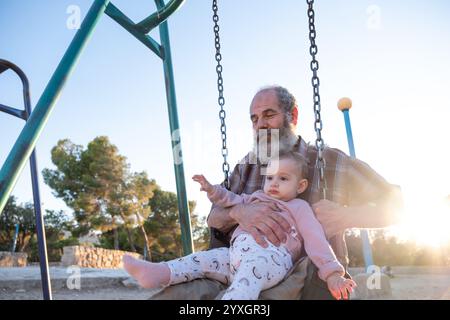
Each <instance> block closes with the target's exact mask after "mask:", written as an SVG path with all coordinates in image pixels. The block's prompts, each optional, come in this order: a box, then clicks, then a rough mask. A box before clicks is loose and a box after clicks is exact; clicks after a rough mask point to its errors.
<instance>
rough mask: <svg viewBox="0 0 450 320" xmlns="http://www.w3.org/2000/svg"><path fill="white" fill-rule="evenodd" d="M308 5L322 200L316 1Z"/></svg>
mask: <svg viewBox="0 0 450 320" xmlns="http://www.w3.org/2000/svg"><path fill="white" fill-rule="evenodd" d="M306 3H307V4H308V22H309V41H310V43H311V45H310V47H309V53H310V54H311V57H312V60H311V64H310V67H311V71H312V72H313V76H312V79H311V83H312V86H313V101H314V115H315V122H314V129H315V131H316V148H317V162H316V168H318V169H319V174H320V181H321V183H322V198H323V199H326V189H327V187H326V180H325V173H324V172H325V159H324V158H323V152H324V148H325V142H324V141H323V139H322V128H323V125H322V119H321V117H320V109H321V107H320V94H319V85H320V80H319V77H318V75H317V70H319V62H318V61H317V60H316V54H317V51H318V49H317V45H316V26H315V23H314V22H315V20H314V16H315V13H314V8H313V5H314V0H306Z"/></svg>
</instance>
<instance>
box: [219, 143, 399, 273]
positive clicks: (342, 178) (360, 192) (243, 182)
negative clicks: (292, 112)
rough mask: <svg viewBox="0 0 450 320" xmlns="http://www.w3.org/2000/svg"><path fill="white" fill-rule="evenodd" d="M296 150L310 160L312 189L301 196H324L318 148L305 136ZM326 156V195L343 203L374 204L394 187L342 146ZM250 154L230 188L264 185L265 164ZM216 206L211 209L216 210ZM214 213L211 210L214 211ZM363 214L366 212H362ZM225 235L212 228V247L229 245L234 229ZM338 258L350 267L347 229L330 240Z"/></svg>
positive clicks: (247, 191)
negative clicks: (346, 152) (348, 153)
mask: <svg viewBox="0 0 450 320" xmlns="http://www.w3.org/2000/svg"><path fill="white" fill-rule="evenodd" d="M293 150H294V151H297V152H299V153H301V154H302V155H303V156H304V157H305V158H306V159H308V161H309V172H308V177H307V178H308V181H309V186H308V189H307V190H306V191H305V192H304V193H302V194H300V195H299V198H302V199H304V200H306V201H308V202H309V203H310V204H313V203H316V202H317V201H319V200H320V199H321V195H322V192H321V189H322V184H321V183H320V175H319V170H318V169H317V168H316V167H315V164H316V158H317V149H316V147H315V146H311V145H309V144H307V143H306V142H305V141H304V140H303V139H302V138H301V137H299V139H298V141H297V143H296V144H295V146H294V147H293ZM323 158H324V160H325V171H324V174H325V180H326V186H327V190H326V198H327V199H328V200H330V201H334V202H337V203H339V204H341V205H347V206H357V205H364V204H368V203H371V202H372V203H373V202H375V201H376V200H377V199H379V198H381V197H383V195H385V194H386V193H387V192H389V191H390V190H391V188H392V185H390V184H389V183H387V182H386V180H385V179H384V178H383V177H381V176H380V175H379V174H377V173H376V172H375V171H374V170H373V169H372V168H370V167H369V165H367V164H366V163H364V162H362V161H360V160H358V159H354V158H351V157H349V156H348V155H346V154H345V153H344V152H342V151H341V150H339V149H333V148H328V147H325V150H324V153H323ZM249 159H250V154H247V155H246V156H245V157H244V159H242V160H241V161H240V162H239V163H238V164H237V165H236V166H235V168H234V170H233V172H232V174H231V175H230V177H229V181H230V191H232V192H234V193H237V194H241V193H245V194H251V193H253V192H255V191H256V190H260V189H262V188H263V183H264V176H263V175H262V174H261V167H264V165H263V164H250V161H249ZM214 207H215V206H214V205H213V207H212V210H211V212H213V210H214ZM210 214H211V213H210ZM362 214H363V213H362ZM233 230H234V228H233V229H231V231H229V232H228V234H227V235H224V234H223V233H221V232H220V231H218V230H217V229H214V228H212V232H211V236H212V238H211V247H217V246H221V245H218V244H217V241H221V242H222V246H223V245H227V241H229V236H230V235H231V233H232V231H233ZM328 240H329V242H330V245H331V247H332V248H333V250H334V252H335V254H336V257H337V258H338V260H339V261H340V262H341V263H342V265H344V266H345V267H347V266H348V251H347V246H346V244H345V232H342V233H340V234H338V235H336V236H333V237H332V238H330V239H328Z"/></svg>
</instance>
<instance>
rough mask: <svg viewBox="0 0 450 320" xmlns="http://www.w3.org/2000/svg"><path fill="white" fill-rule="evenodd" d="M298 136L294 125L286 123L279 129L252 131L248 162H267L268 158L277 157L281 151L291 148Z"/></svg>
mask: <svg viewBox="0 0 450 320" xmlns="http://www.w3.org/2000/svg"><path fill="white" fill-rule="evenodd" d="M297 140H298V136H297V135H296V134H295V132H294V126H293V125H291V124H288V125H287V126H284V127H282V128H280V129H261V130H259V132H257V131H254V132H253V148H252V151H251V152H250V163H251V164H257V163H258V161H257V160H259V163H262V164H267V162H268V160H269V159H270V158H278V156H279V154H280V153H282V152H288V151H291V150H292V147H293V146H294V145H295V144H296V143H297Z"/></svg>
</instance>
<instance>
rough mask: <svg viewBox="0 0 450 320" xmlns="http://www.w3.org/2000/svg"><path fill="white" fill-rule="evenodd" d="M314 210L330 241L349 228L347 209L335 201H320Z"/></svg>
mask: <svg viewBox="0 0 450 320" xmlns="http://www.w3.org/2000/svg"><path fill="white" fill-rule="evenodd" d="M312 208H313V210H314V213H315V214H316V217H317V220H319V222H320V224H321V225H322V227H323V230H324V231H325V235H326V236H327V238H328V239H329V238H331V237H332V236H334V235H336V234H338V233H340V232H342V231H344V230H345V229H347V228H348V221H347V220H348V216H347V214H346V207H343V206H341V205H340V204H338V203H336V202H333V201H329V200H320V201H319V202H316V203H314V204H313V205H312Z"/></svg>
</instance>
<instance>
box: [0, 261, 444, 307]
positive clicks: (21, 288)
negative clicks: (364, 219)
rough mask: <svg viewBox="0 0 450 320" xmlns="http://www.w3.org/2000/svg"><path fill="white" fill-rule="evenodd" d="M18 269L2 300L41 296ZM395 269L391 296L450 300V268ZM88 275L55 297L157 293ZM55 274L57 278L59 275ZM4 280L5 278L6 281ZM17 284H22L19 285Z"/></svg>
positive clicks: (7, 275) (1, 289) (118, 277)
mask: <svg viewBox="0 0 450 320" xmlns="http://www.w3.org/2000/svg"><path fill="white" fill-rule="evenodd" d="M21 269H22V274H20V277H21V278H22V279H23V278H24V275H23V272H25V270H24V268H21ZM17 270H18V269H16V270H12V269H9V271H8V272H5V271H4V270H3V272H2V270H1V269H0V300H35V299H42V292H41V289H40V288H39V285H36V283H30V285H27V283H26V282H23V280H22V282H20V281H19V280H18V278H19V277H18V276H16V278H14V276H13V275H14V274H17ZM393 270H394V278H392V279H391V280H390V285H391V288H392V298H391V299H394V300H417V299H425V300H428V299H433V300H437V299H446V300H450V268H421V267H398V268H394V269H393ZM356 272H357V270H354V271H353V272H352V273H356ZM28 273H30V272H28ZM51 273H52V272H51ZM53 273H55V272H53ZM87 274H88V275H89V276H88V277H90V280H89V282H87V280H86V281H85V282H84V283H85V284H86V285H85V287H84V288H83V289H82V290H68V289H67V288H65V287H64V286H62V285H61V286H58V285H55V287H57V288H55V289H54V290H53V299H55V300H146V299H148V298H149V297H150V296H151V295H152V293H153V292H154V291H152V290H145V289H141V288H139V287H138V286H136V285H135V284H134V283H133V282H131V283H129V284H128V285H127V286H125V285H124V284H123V280H124V279H127V277H126V274H124V273H123V271H122V270H116V271H111V270H107V271H104V270H103V271H102V270H96V271H94V270H90V271H89V272H87ZM98 274H102V277H101V278H99V277H96V275H98ZM105 274H107V275H108V277H105V276H104V275H105ZM33 277H36V270H33ZM55 277H57V274H56V275H55ZM28 278H32V276H30V275H28ZM2 279H3V280H4V281H3V282H2ZM5 279H7V280H5ZM105 279H107V280H105ZM112 279H115V281H112ZM5 281H9V282H5ZM18 281H19V282H18ZM96 281H97V282H96ZM2 283H3V285H2ZM6 283H9V285H6ZM18 283H21V284H20V285H16V284H18ZM99 284H100V285H99Z"/></svg>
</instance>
